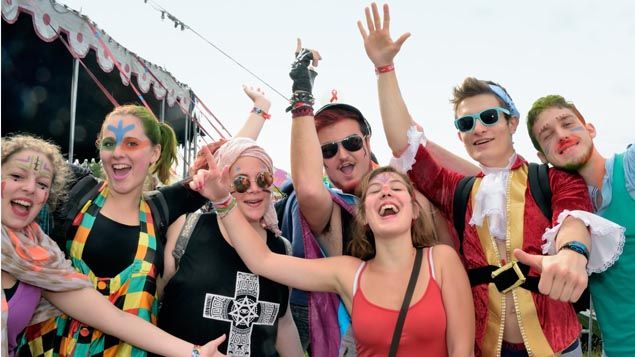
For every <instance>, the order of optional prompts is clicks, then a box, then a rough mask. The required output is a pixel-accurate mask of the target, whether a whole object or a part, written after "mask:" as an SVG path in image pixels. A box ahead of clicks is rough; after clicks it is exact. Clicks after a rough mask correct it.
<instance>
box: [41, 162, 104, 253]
mask: <svg viewBox="0 0 635 357" xmlns="http://www.w3.org/2000/svg"><path fill="white" fill-rule="evenodd" d="M101 183H102V181H101V180H99V179H97V178H96V177H95V176H93V175H84V176H83V177H81V178H79V179H78V180H77V181H76V182H75V183H74V184H73V186H72V187H71V188H70V190H69V191H68V197H69V199H68V200H67V201H66V202H65V203H64V204H63V205H62V206H61V207H60V208H59V209H58V210H56V211H55V212H54V214H53V229H52V231H51V237H52V238H53V239H54V240H55V241H56V242H57V244H58V245H59V246H60V249H61V250H62V251H63V252H65V251H66V241H67V240H69V239H73V237H74V236H75V231H76V230H77V226H73V221H74V220H75V217H76V216H77V214H78V213H79V211H80V210H81V209H82V208H83V207H84V205H85V204H86V202H88V201H89V200H91V199H93V198H94V197H95V196H96V195H97V191H99V187H100V186H101Z"/></svg>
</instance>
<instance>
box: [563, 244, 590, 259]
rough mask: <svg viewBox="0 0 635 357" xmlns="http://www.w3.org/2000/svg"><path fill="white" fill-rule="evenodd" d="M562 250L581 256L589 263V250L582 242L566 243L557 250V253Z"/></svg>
mask: <svg viewBox="0 0 635 357" xmlns="http://www.w3.org/2000/svg"><path fill="white" fill-rule="evenodd" d="M563 249H569V250H572V251H574V252H576V253H578V254H582V255H584V257H585V258H586V260H587V262H588V261H589V248H587V246H586V245H585V244H584V243H582V242H579V241H577V240H572V241H570V242H566V243H565V244H563V245H562V247H560V248H559V249H558V252H560V251H561V250H563Z"/></svg>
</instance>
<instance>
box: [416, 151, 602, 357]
mask: <svg viewBox="0 0 635 357" xmlns="http://www.w3.org/2000/svg"><path fill="white" fill-rule="evenodd" d="M408 175H409V176H410V178H411V179H412V181H413V182H414V184H415V186H416V188H417V189H418V190H419V191H421V192H422V193H423V194H424V195H426V196H427V197H428V199H430V201H432V202H433V203H434V204H435V205H437V207H439V208H440V209H441V210H443V212H444V214H445V215H446V217H452V215H453V212H452V210H453V201H454V192H455V190H456V187H457V184H458V182H459V181H460V180H461V178H463V175H461V174H458V173H456V172H453V171H450V170H448V169H445V168H443V167H441V166H440V165H439V164H438V163H437V162H436V161H435V160H434V159H433V158H432V157H431V156H430V154H429V153H428V151H427V149H426V148H425V147H423V146H422V145H419V148H418V151H417V155H416V157H415V163H414V164H413V166H412V169H411V170H410V171H408ZM479 176H480V177H482V176H483V175H482V174H480V175H479ZM479 176H477V180H476V182H475V184H474V187H473V189H472V195H471V197H470V199H469V202H468V206H467V209H466V215H465V231H464V233H463V235H464V240H463V255H462V259H463V261H464V264H465V265H466V269H468V270H469V269H474V268H478V267H483V266H487V265H495V266H501V265H502V263H503V261H502V260H501V258H500V256H501V255H500V254H499V252H498V249H497V247H496V243H495V242H494V238H492V237H491V236H490V234H489V229H488V227H487V220H485V221H484V224H483V227H477V226H472V225H470V224H469V222H470V218H471V217H472V201H473V198H474V194H475V193H476V192H477V190H478V187H479V184H480V179H479ZM527 177H528V176H527V162H526V161H525V160H524V159H523V158H522V157H520V156H517V158H516V161H515V162H514V163H513V164H512V166H511V172H510V178H509V183H508V187H507V240H506V245H507V250H508V251H513V249H514V248H520V249H522V250H524V251H526V252H528V253H530V254H542V248H541V246H542V244H543V241H542V235H543V233H544V232H545V229H547V228H550V227H552V225H555V224H556V219H557V217H558V215H559V214H560V212H562V211H563V210H564V209H569V210H585V211H590V210H591V206H590V200H589V194H588V191H587V187H586V184H585V183H584V180H583V179H582V177H580V176H579V175H572V174H570V173H567V172H564V171H561V170H557V169H549V183H550V186H551V190H552V192H553V195H552V201H551V204H552V210H553V218H552V220H551V222H550V221H549V220H547V218H546V217H545V216H544V215H543V214H542V213H541V211H540V208H539V207H538V205H537V204H536V202H535V200H534V198H533V196H532V194H531V191H530V190H529V187H528V182H527ZM504 256H505V255H503V257H504ZM529 276H538V274H537V273H536V272H535V271H534V270H533V269H532V270H531V271H530V272H529ZM472 294H473V297H474V307H475V313H476V316H475V317H476V347H475V349H476V355H477V356H480V355H483V356H498V355H500V348H501V344H502V339H503V329H504V322H505V309H506V306H505V305H506V299H505V296H506V295H503V294H502V293H500V292H499V291H498V290H497V289H496V286H495V285H494V284H491V283H490V284H489V285H486V284H481V285H476V286H474V287H472ZM508 294H513V301H514V305H515V308H516V316H517V318H518V321H519V325H520V329H521V332H522V336H523V341H524V344H525V348H527V351H528V352H529V355H530V356H552V355H555V354H557V353H559V352H561V351H563V350H564V349H565V348H567V347H568V346H569V345H571V344H572V343H573V342H574V341H575V340H576V339H577V338H578V336H579V334H580V330H581V326H580V323H579V322H578V319H577V317H576V313H575V311H574V309H573V306H572V305H571V304H570V303H565V302H561V301H557V300H554V299H551V298H549V297H548V296H546V295H542V294H539V293H534V292H530V291H528V290H526V289H524V288H522V287H518V288H515V289H513V290H511V291H510V292H508ZM507 308H509V307H507Z"/></svg>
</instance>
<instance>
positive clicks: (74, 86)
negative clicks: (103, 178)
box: [68, 58, 79, 163]
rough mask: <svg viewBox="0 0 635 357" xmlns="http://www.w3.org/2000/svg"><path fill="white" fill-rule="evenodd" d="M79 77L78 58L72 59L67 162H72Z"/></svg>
mask: <svg viewBox="0 0 635 357" xmlns="http://www.w3.org/2000/svg"><path fill="white" fill-rule="evenodd" d="M78 77H79V60H78V59H77V58H74V59H73V78H72V80H71V123H70V128H71V130H70V136H69V139H68V162H70V163H72V162H73V154H74V151H75V150H74V149H75V116H76V114H77V82H78Z"/></svg>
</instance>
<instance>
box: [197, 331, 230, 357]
mask: <svg viewBox="0 0 635 357" xmlns="http://www.w3.org/2000/svg"><path fill="white" fill-rule="evenodd" d="M226 337H227V336H226V335H222V336H221V337H219V338H217V339H215V340H212V341H209V342H208V343H206V344H205V345H204V346H201V349H200V351H201V356H206V357H220V356H227V355H225V354H222V353H220V352H219V351H218V346H220V345H221V343H223V341H225V338H226Z"/></svg>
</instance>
